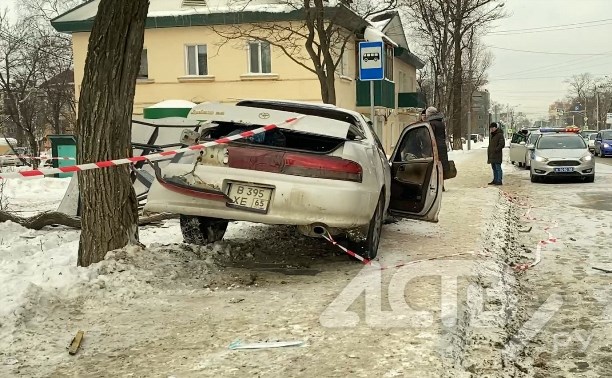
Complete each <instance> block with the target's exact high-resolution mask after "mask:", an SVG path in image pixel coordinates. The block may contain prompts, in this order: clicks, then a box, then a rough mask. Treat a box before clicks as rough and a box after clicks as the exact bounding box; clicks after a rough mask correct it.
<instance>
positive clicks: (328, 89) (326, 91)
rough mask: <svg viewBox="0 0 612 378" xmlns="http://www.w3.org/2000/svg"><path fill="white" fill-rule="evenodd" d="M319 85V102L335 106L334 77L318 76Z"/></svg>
mask: <svg viewBox="0 0 612 378" xmlns="http://www.w3.org/2000/svg"><path fill="white" fill-rule="evenodd" d="M319 84H320V85H321V100H322V101H323V103H325V104H332V105H336V78H335V77H334V76H332V77H329V76H324V75H321V76H319Z"/></svg>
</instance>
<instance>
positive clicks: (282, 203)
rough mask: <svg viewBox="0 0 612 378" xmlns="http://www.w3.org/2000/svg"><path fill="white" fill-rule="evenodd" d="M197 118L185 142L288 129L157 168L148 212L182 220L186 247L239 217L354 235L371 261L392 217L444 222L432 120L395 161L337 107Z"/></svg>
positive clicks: (227, 110)
mask: <svg viewBox="0 0 612 378" xmlns="http://www.w3.org/2000/svg"><path fill="white" fill-rule="evenodd" d="M188 118H191V119H194V120H198V121H201V125H202V126H201V127H200V128H199V129H198V130H197V131H193V130H185V132H184V133H183V136H182V142H183V143H185V144H199V143H205V142H207V141H213V140H216V139H219V138H224V137H228V136H232V135H236V134H239V133H242V132H245V131H249V130H253V129H256V128H259V127H261V126H264V125H270V124H276V125H279V127H278V128H274V129H272V130H270V131H268V132H266V133H261V134H255V135H252V136H250V137H248V138H245V139H239V140H235V141H228V143H226V144H220V145H217V146H214V147H210V148H206V149H205V150H203V151H201V152H197V153H195V154H190V155H185V156H183V157H181V158H180V160H179V161H178V163H169V164H168V165H166V166H165V167H164V168H163V169H160V168H156V181H155V182H154V183H153V185H152V186H151V189H150V191H149V193H148V199H147V203H146V205H145V211H147V212H169V213H175V214H180V224H181V230H182V232H183V238H184V240H185V242H188V243H194V244H207V243H212V242H215V241H218V240H220V239H222V238H223V235H224V233H225V230H226V228H227V225H228V222H230V221H248V222H256V223H265V224H282V225H295V226H297V227H298V229H299V230H300V231H301V232H302V233H303V234H305V235H308V236H322V235H324V234H326V233H329V234H330V235H332V236H346V237H347V241H348V243H349V248H350V249H352V250H353V251H355V252H356V253H359V254H361V255H362V256H364V257H366V258H369V259H371V258H374V257H375V256H376V254H377V251H378V245H379V241H380V235H381V230H382V225H383V222H384V219H385V215H386V214H387V212H388V214H390V215H393V216H396V217H406V218H413V219H420V220H425V221H432V222H436V221H437V220H438V213H439V209H440V201H441V196H442V168H441V165H440V163H439V161H438V156H437V148H436V144H435V138H434V136H433V132H432V130H431V127H430V126H429V124H428V123H418V124H414V125H410V126H408V127H406V128H405V129H404V131H403V132H402V135H401V137H400V141H398V144H397V146H398V147H399V148H396V150H395V151H394V152H393V154H392V155H391V161H389V160H388V159H387V156H386V154H385V152H384V151H383V148H382V145H381V143H380V141H379V140H378V139H377V137H376V135H375V134H374V131H373V129H372V127H371V125H370V123H369V122H368V121H367V120H366V119H365V118H364V117H363V116H362V115H361V114H359V113H357V112H353V111H350V110H344V109H340V108H337V107H333V106H329V105H312V104H301V103H292V102H281V101H267V100H266V101H263V100H262V101H243V102H240V103H238V104H236V105H221V104H210V103H206V104H200V105H198V106H196V107H194V108H193V109H192V111H191V112H190V114H189V116H188ZM289 119H296V120H295V121H293V122H289V123H284V121H286V120H289ZM187 141H188V142H187Z"/></svg>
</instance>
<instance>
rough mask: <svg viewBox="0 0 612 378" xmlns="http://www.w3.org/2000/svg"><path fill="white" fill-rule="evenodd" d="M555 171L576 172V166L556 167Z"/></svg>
mask: <svg viewBox="0 0 612 378" xmlns="http://www.w3.org/2000/svg"><path fill="white" fill-rule="evenodd" d="M555 172H557V173H569V172H574V168H573V167H561V168H555Z"/></svg>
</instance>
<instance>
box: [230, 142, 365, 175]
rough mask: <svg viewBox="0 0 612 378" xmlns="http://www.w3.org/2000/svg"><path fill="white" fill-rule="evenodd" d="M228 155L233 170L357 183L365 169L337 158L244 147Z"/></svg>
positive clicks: (234, 148)
mask: <svg viewBox="0 0 612 378" xmlns="http://www.w3.org/2000/svg"><path fill="white" fill-rule="evenodd" d="M228 152H229V159H228V166H229V167H231V168H239V169H249V170H254V171H262V172H272V173H281V174H285V175H293V176H302V177H313V178H322V179H329V180H343V181H355V182H361V180H362V176H363V170H362V168H361V165H359V164H358V163H356V162H354V161H351V160H347V159H342V158H339V157H335V156H321V155H314V154H300V153H292V152H283V151H271V150H265V149H257V148H244V147H229V148H228Z"/></svg>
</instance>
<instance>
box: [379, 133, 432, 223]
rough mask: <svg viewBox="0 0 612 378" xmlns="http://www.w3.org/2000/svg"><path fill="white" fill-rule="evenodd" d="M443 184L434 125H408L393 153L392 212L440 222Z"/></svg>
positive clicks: (399, 215) (412, 217) (405, 216)
mask: <svg viewBox="0 0 612 378" xmlns="http://www.w3.org/2000/svg"><path fill="white" fill-rule="evenodd" d="M443 184H444V178H443V172H442V164H441V163H440V159H439V158H438V149H437V147H436V140H435V137H434V133H433V130H432V128H431V126H430V125H429V124H428V123H419V124H415V125H410V126H408V127H406V128H405V129H404V131H403V132H402V135H401V136H400V140H399V141H398V143H397V147H396V148H395V150H394V151H393V155H391V200H390V202H389V214H391V215H393V216H396V217H401V218H411V219H418V220H424V221H428V222H437V221H438V213H439V212H440V205H441V202H442V188H443Z"/></svg>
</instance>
